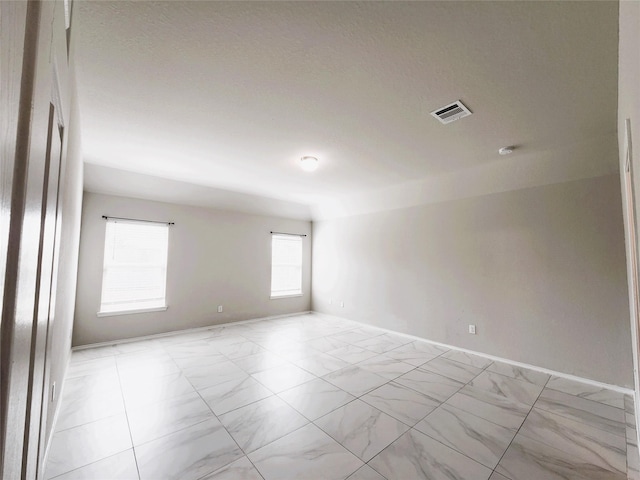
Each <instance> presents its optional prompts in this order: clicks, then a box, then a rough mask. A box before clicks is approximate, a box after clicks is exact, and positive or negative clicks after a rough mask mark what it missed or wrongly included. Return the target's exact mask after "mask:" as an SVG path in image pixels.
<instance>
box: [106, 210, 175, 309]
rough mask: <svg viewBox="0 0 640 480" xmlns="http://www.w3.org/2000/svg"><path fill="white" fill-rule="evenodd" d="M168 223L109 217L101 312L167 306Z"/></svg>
mask: <svg viewBox="0 0 640 480" xmlns="http://www.w3.org/2000/svg"><path fill="white" fill-rule="evenodd" d="M168 246H169V225H167V224H165V223H152V222H136V221H129V220H116V219H111V218H108V219H107V224H106V234H105V246H104V267H103V274H102V300H101V302H100V313H110V312H127V311H136V310H148V309H156V308H166V300H165V291H166V283H167V251H168Z"/></svg>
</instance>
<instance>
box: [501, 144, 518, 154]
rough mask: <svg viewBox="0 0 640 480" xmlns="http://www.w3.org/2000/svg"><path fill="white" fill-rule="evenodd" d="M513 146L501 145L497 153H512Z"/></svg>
mask: <svg viewBox="0 0 640 480" xmlns="http://www.w3.org/2000/svg"><path fill="white" fill-rule="evenodd" d="M515 148H516V147H514V146H513V145H510V146H508V147H502V148H501V149H500V150H498V153H499V154H500V155H509V154H510V153H513V151H514V150H515Z"/></svg>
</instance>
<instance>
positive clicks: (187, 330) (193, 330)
mask: <svg viewBox="0 0 640 480" xmlns="http://www.w3.org/2000/svg"><path fill="white" fill-rule="evenodd" d="M309 313H313V312H311V311H310V310H305V311H302V312H295V313H283V314H282V315H271V316H268V317H259V318H250V319H248V320H237V321H232V322H224V323H216V324H214V325H206V326H204V327H194V328H185V329H184V330H172V331H170V332H162V333H154V334H151V335H142V336H140V337H131V338H123V339H121V340H110V341H108V342H98V343H88V344H87V345H78V346H75V347H72V348H71V350H72V351H74V352H75V351H80V350H87V349H89V348H98V347H110V346H112V345H120V344H123V343H134V342H142V341H145V340H153V339H157V338H163V337H171V336H173V335H184V334H185V333H197V332H203V331H205V330H211V329H213V328H216V327H226V326H229V325H242V324H245V323H255V322H263V321H265V320H275V319H278V318H286V317H296V316H298V315H308V314H309Z"/></svg>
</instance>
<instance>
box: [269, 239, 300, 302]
mask: <svg viewBox="0 0 640 480" xmlns="http://www.w3.org/2000/svg"><path fill="white" fill-rule="evenodd" d="M290 295H302V237H300V236H297V235H280V234H275V233H274V234H272V235H271V298H277V297H286V296H290Z"/></svg>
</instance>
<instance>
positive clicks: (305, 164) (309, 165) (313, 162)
mask: <svg viewBox="0 0 640 480" xmlns="http://www.w3.org/2000/svg"><path fill="white" fill-rule="evenodd" d="M300 168H302V169H303V170H304V171H305V172H313V171H314V170H315V169H316V168H318V159H317V158H316V157H302V158H301V159H300Z"/></svg>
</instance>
